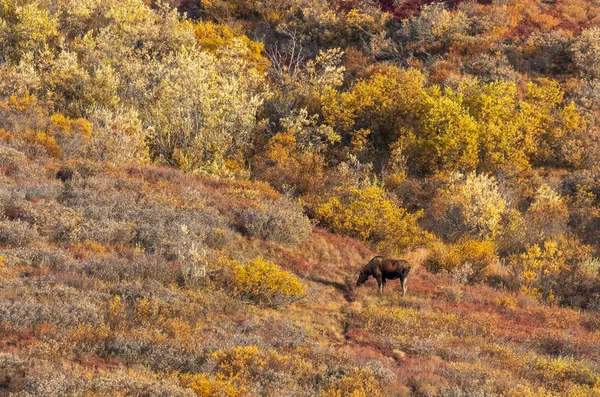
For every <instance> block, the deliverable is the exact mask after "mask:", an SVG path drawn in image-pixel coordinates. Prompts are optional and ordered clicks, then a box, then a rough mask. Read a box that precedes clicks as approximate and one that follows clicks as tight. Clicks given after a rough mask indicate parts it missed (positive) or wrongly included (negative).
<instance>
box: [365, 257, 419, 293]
mask: <svg viewBox="0 0 600 397" xmlns="http://www.w3.org/2000/svg"><path fill="white" fill-rule="evenodd" d="M410 268H411V266H410V264H409V263H408V262H407V261H405V260H402V259H389V258H384V257H382V256H376V257H374V258H373V259H371V260H370V261H369V263H367V264H366V265H365V267H363V268H362V270H361V271H360V274H359V275H358V280H357V281H356V285H358V286H361V285H362V284H364V283H365V281H367V280H368V278H369V277H370V276H373V277H374V278H375V280H377V285H378V286H379V293H380V294H383V289H384V288H385V280H395V279H397V278H399V279H400V284H401V285H402V296H405V295H406V289H407V285H406V278H407V277H408V272H410Z"/></svg>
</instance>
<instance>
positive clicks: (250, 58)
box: [194, 21, 269, 73]
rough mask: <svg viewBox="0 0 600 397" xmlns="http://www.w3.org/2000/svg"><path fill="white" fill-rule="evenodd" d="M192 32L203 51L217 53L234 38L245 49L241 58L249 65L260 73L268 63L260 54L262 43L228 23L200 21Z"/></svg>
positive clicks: (231, 42)
mask: <svg viewBox="0 0 600 397" xmlns="http://www.w3.org/2000/svg"><path fill="white" fill-rule="evenodd" d="M194 33H195V34H196V39H197V40H198V44H200V46H201V48H202V50H203V51H208V52H210V53H213V54H217V55H218V52H219V50H220V49H222V48H223V47H227V46H231V45H232V44H233V42H234V40H239V41H240V42H241V43H242V45H243V46H244V47H245V48H246V50H247V51H246V52H245V53H244V56H243V59H244V61H246V62H248V64H249V65H251V66H253V67H254V68H256V69H257V70H258V71H259V72H261V73H262V72H264V71H265V69H266V67H267V65H268V63H269V62H268V61H267V59H266V58H265V57H264V56H263V55H262V51H263V47H264V45H263V44H262V43H260V42H256V41H252V40H250V39H249V38H248V36H246V35H244V34H242V33H241V32H238V31H236V30H234V29H232V28H231V27H230V26H228V25H220V24H216V23H213V22H204V21H200V22H198V24H196V26H195V29H194Z"/></svg>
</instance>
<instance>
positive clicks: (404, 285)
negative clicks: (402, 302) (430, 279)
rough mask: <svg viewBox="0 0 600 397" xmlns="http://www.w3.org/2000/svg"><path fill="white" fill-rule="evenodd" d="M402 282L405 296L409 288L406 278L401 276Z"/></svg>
mask: <svg viewBox="0 0 600 397" xmlns="http://www.w3.org/2000/svg"><path fill="white" fill-rule="evenodd" d="M400 284H401V285H402V296H405V295H406V290H407V289H408V285H407V280H406V278H400Z"/></svg>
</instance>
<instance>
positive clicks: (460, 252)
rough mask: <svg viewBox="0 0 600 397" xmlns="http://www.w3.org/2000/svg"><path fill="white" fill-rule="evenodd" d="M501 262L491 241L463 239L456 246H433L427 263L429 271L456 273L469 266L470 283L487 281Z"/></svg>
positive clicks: (438, 244)
mask: <svg viewBox="0 0 600 397" xmlns="http://www.w3.org/2000/svg"><path fill="white" fill-rule="evenodd" d="M498 261H499V258H498V255H497V253H496V246H495V245H494V243H493V241H491V240H474V239H470V238H463V239H461V240H459V241H458V242H457V243H456V244H452V245H446V244H443V243H436V244H433V246H432V250H431V254H430V255H429V258H427V260H426V262H425V267H426V268H427V270H429V271H432V272H441V271H445V272H448V273H454V272H455V271H457V269H459V268H462V267H464V266H465V265H469V266H470V269H471V272H470V274H469V275H468V277H467V281H469V282H480V281H485V279H486V278H487V277H488V275H489V274H490V272H491V271H492V269H493V268H494V266H496V265H497V263H498Z"/></svg>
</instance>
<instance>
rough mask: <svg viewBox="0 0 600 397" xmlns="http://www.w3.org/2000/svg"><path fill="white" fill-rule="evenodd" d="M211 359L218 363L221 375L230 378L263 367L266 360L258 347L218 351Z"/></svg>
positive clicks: (236, 347)
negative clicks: (253, 368)
mask: <svg viewBox="0 0 600 397" xmlns="http://www.w3.org/2000/svg"><path fill="white" fill-rule="evenodd" d="M211 358H212V359H213V360H216V361H217V362H218V368H219V373H220V374H222V375H226V376H229V377H230V378H234V377H238V376H240V375H242V374H245V373H248V372H249V370H250V369H251V368H252V367H261V366H263V365H264V364H265V362H266V361H265V358H264V357H263V354H262V353H261V351H260V349H259V348H258V347H256V346H235V347H233V348H231V349H224V350H217V351H216V352H214V353H212V354H211Z"/></svg>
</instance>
